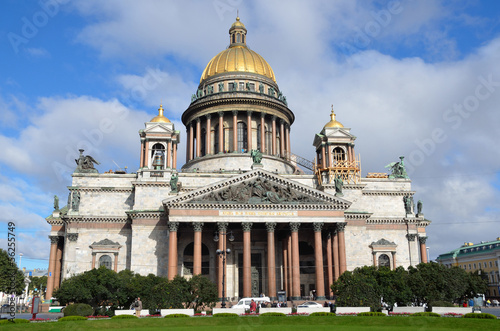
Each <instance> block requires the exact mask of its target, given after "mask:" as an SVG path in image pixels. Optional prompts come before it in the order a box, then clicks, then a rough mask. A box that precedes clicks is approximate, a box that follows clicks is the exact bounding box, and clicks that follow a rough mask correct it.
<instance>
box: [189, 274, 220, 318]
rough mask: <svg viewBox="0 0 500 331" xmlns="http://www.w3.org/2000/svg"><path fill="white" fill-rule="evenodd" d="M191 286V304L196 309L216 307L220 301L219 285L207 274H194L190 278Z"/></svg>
mask: <svg viewBox="0 0 500 331" xmlns="http://www.w3.org/2000/svg"><path fill="white" fill-rule="evenodd" d="M189 287H190V292H191V306H192V307H193V308H194V310H195V311H196V310H199V309H203V308H204V307H210V308H211V307H214V306H215V304H216V303H217V301H219V297H218V293H217V285H216V284H215V283H213V282H211V281H210V280H209V279H208V278H207V277H205V276H202V275H196V276H193V277H192V278H191V279H190V280H189ZM186 307H188V305H186Z"/></svg>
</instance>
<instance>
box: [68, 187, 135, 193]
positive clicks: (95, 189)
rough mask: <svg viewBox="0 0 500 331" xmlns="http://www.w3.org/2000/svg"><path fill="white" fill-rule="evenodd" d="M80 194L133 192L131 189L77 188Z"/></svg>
mask: <svg viewBox="0 0 500 331" xmlns="http://www.w3.org/2000/svg"><path fill="white" fill-rule="evenodd" d="M77 190H78V191H80V192H132V191H133V190H134V188H133V187H106V186H103V187H89V186H86V187H81V186H80V187H78V189H77Z"/></svg>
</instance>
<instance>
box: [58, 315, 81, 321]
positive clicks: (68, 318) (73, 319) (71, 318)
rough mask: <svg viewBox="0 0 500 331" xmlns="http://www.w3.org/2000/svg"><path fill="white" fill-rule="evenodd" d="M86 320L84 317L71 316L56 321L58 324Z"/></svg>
mask: <svg viewBox="0 0 500 331" xmlns="http://www.w3.org/2000/svg"><path fill="white" fill-rule="evenodd" d="M86 320H87V317H85V316H77V315H72V316H65V317H61V318H60V319H59V320H58V321H59V322H67V321H86Z"/></svg>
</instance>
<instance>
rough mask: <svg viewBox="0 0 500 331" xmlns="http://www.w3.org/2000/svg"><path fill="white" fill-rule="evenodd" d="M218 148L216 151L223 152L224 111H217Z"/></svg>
mask: <svg viewBox="0 0 500 331" xmlns="http://www.w3.org/2000/svg"><path fill="white" fill-rule="evenodd" d="M218 114H219V150H218V151H217V153H219V154H220V153H224V147H225V146H224V112H222V111H220V112H219V113H218Z"/></svg>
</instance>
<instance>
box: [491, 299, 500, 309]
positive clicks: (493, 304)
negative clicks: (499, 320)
mask: <svg viewBox="0 0 500 331" xmlns="http://www.w3.org/2000/svg"><path fill="white" fill-rule="evenodd" d="M491 305H492V306H493V307H498V306H500V303H499V302H498V300H497V299H495V300H491Z"/></svg>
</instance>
